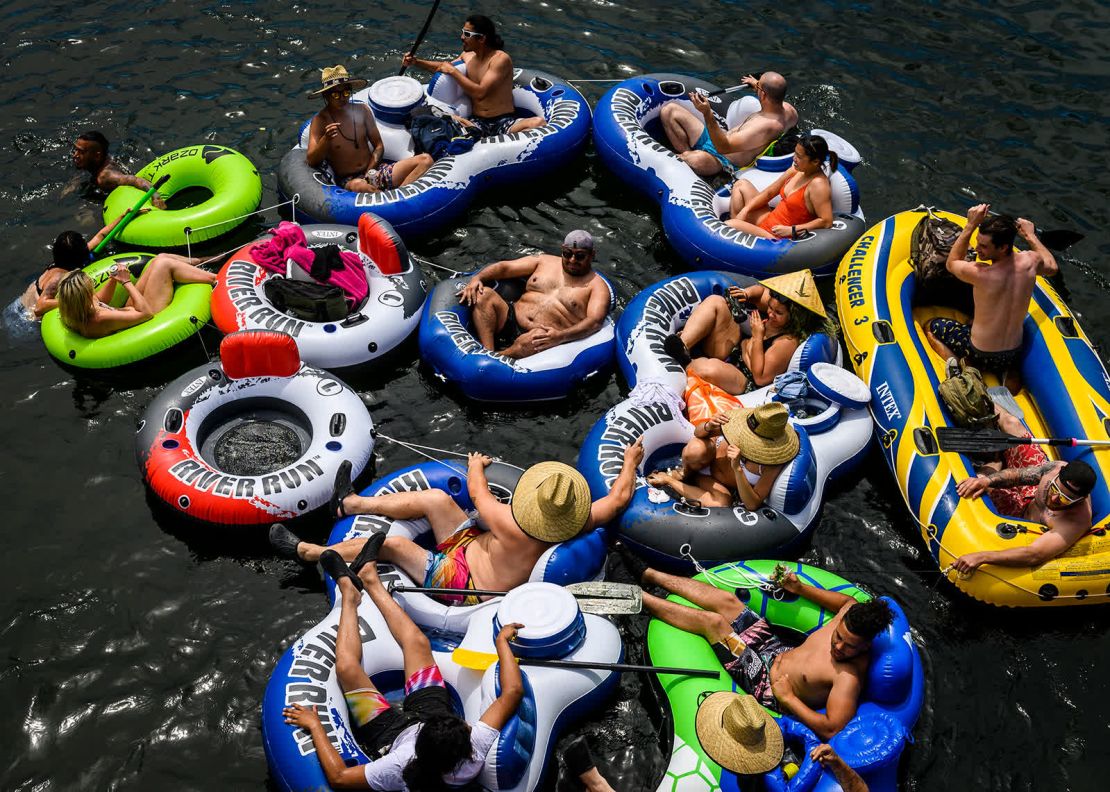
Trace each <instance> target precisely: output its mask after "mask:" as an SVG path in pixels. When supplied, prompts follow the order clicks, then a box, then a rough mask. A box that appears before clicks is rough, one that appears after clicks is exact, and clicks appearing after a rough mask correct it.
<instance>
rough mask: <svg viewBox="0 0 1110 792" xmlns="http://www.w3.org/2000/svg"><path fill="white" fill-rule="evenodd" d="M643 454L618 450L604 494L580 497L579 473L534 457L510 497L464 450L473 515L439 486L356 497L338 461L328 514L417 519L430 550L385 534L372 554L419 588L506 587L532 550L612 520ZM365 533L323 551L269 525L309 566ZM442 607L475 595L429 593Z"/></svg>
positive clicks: (522, 576) (281, 545) (354, 551)
mask: <svg viewBox="0 0 1110 792" xmlns="http://www.w3.org/2000/svg"><path fill="white" fill-rule="evenodd" d="M643 458H644V448H643V445H642V443H640V442H636V443H633V444H632V445H631V446H629V447H628V448H627V449H626V450H625V452H624V462H623V464H622V466H621V471H620V473H619V474H618V476H617V478H616V480H615V481H614V482H613V486H612V488H611V489H610V491H609V493H608V494H607V495H605V496H604V497H603V498H599V499H598V500H596V501H591V499H590V488H589V485H588V484H587V483H586V479H585V477H583V476H582V474H581V473H579V472H578V471H577V470H575V469H574V468H572V467H571V466H570V465H565V464H563V463H562V462H541V463H539V464H537V465H533V466H532V467H530V468H528V470H526V471H524V474H523V475H522V476H521V477H520V481H519V482H517V485H516V489H515V490H514V491H513V499H512V503H511V504H505V503H502V502H501V501H499V500H498V499H497V498H496V497H495V496H494V495H493V493H491V492H490V489H489V483H488V481H487V479H486V467H487V466H488V465H490V464H491V463H492V461H493V460H492V459H490V457H488V456H486V455H485V454H478V453H472V454H470V459H469V463H468V467H467V476H466V482H467V490H468V492H469V493H470V499H471V502H472V503H473V504H474V508H475V512H471V513H470V514H467V513H466V512H464V511H463V510H462V509H461V508H459V506H458V504H456V503H455V501H454V500H453V499H452V498H451V496H450V495H449V494H447V493H446V492H444V491H443V490H439V489H427V490H419V491H416V492H391V493H388V494H385V495H376V496H372V497H363V496H361V495H356V494H355V491H354V488H353V487H352V486H351V478H350V476H351V465H350V463H349V462H344V463H343V464H342V465H340V468H339V471H338V473H337V474H336V479H335V489H334V491H333V493H332V502H333V503H334V504H335V516H336V517H344V516H347V515H351V514H380V515H382V516H384V517H390V518H393V519H395V520H417V519H426V520H427V521H428V522H429V523H430V525H431V529H432V534H433V535H434V538H435V543H436V549H435V550H434V551H431V550H426V549H424V548H423V547H421V546H420V545H418V544H417V543H416V542H413V541H412V540H410V539H406V538H404V537H400V536H390V537H388V538H387V539H386V540H385V544H384V545H383V546H382V549H381V556H380V557H381V558H382V560H384V561H389V562H391V563H393V564H395V565H396V566H398V567H400V568H401V569H402V570H403V571H404V572H405V574H406V575H408V576H409V577H410V578H412V579H413V580H415V581H417V582H418V583H420V584H421V585H424V586H430V587H436V588H456V589H478V590H492V591H507V590H509V589H511V588H514V587H516V586H519V585H521V584H522V583H525V582H527V581H528V576H529V575H531V574H532V568H533V567H534V566H535V565H536V562H537V561H538V560H539V558H540V556H541V555H543V554H544V552H545V551H546V550H547V549H548V548H550V547H551V545H552V544H555V543H557V542H565V541H567V540H568V539H573V538H574V537H575V536H578V535H579V534H581V533H583V532H586V531H591V530H593V529H594V528H595V527H597V526H599V525H604V524H606V523H608V522H610V521H612V520H613V519H614V518H615V517H616V516H617V515H618V514H619V513H620V512H621V511H623V510H624V509H625V507H627V506H628V503H629V501H630V500H631V499H632V493H633V491H634V489H635V485H636V468H637V466H638V465H639V464H640V462H641V461H642V460H643ZM366 542H367V539H366V538H365V537H362V538H358V539H348V540H346V541H343V542H339V543H338V544H335V545H332V546H331V547H330V548H327V547H323V546H322V545H317V544H312V543H310V542H302V541H301V540H300V539H299V538H298V537H296V536H295V535H293V534H292V533H290V531H289V529H287V528H285V526H283V525H281V524H280V523H275V524H274V525H273V526H272V527H271V528H270V543H271V544H272V545H273V546H274V548H275V549H276V550H277V551H278V553H280V554H281V555H283V556H285V557H286V558H296V559H299V560H300V561H302V562H303V563H314V562H316V561H317V560H319V558H320V554H321V553H323V552H324V551H325V550H328V549H331V550H334V551H336V552H337V553H339V554H340V555H341V556H342V557H343V559H344V560H346V561H350V560H352V559H354V558H355V557H356V556H357V555H358V554H359V552H360V551H361V550H362V548H363V546H364V545H365V544H366ZM436 598H437V599H439V600H440V601H442V602H445V603H447V604H449V605H473V604H476V603H477V602H478V601H479V597H478V596H476V595H455V594H444V595H438V596H437V597H436Z"/></svg>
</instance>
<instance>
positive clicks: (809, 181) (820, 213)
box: [727, 135, 839, 239]
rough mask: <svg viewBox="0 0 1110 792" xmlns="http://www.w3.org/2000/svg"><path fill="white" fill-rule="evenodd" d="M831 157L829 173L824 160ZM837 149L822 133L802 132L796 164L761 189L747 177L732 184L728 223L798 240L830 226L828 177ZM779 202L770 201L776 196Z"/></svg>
mask: <svg viewBox="0 0 1110 792" xmlns="http://www.w3.org/2000/svg"><path fill="white" fill-rule="evenodd" d="M826 159H827V160H828V164H829V170H828V175H826V174H825V161H826ZM838 162H839V160H838V159H837V156H836V152H830V151H829V144H828V143H827V142H825V139H824V138H823V137H821V136H820V135H803V136H802V137H801V139H800V140H799V141H798V145H796V146H795V147H794V166H793V167H792V168H790V169H789V170H787V171H786V173H784V174H782V176H780V177H779V178H777V179H776V180H775V181H774V182H772V184H771V185H770V186H769V187H767V189H765V190H763V191H762V192H760V191H758V190H756V188H755V186H754V185H753V184H752V183H751V182H750V181H748V180H747V179H739V180H737V182H736V184H734V185H733V187H732V198H731V200H730V217H731V218H732V219H730V220H728V221H727V224H728V225H730V226H732V227H733V228H738V229H740V230H741V231H746V232H747V233H749V234H754V235H755V236H758V237H763V238H764V239H787V238H789V239H797V238H798V236H799V235H800V234H804V233H805V232H806V231H815V230H817V229H819V228H831V227H832V224H833V212H832V186H831V185H830V184H829V176H831V175H832V174H833V173H836V168H837V164H838ZM776 195H777V196H778V197H779V202H778V205H777V206H775V208H774V209H771V208H770V206H769V205H768V204H770V202H771V200H772V199H774V197H775V196H776Z"/></svg>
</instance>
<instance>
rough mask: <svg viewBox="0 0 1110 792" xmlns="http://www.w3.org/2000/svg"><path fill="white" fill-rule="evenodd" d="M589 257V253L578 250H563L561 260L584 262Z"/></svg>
mask: <svg viewBox="0 0 1110 792" xmlns="http://www.w3.org/2000/svg"><path fill="white" fill-rule="evenodd" d="M589 256H590V251H588V250H579V249H578V248H563V258H567V259H571V260H572V261H585V260H586V259H587V258H589Z"/></svg>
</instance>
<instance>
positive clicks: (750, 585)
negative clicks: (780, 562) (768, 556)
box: [678, 542, 783, 600]
mask: <svg viewBox="0 0 1110 792" xmlns="http://www.w3.org/2000/svg"><path fill="white" fill-rule="evenodd" d="M678 554H679V555H680V556H682V557H683V558H685V559H687V560H689V561H690V563H691V564H693V565H694V569H696V570H697V571H698V572H700V573H701V574H703V575H705V577H706V578H707V579H708V580H710V581H711V582H712V583H713V585H715V586H716V587H717V588H746V589H759V590H761V591H763V592H765V593H767V594H769V595H770V596H771V597H773V598H774V599H776V600H781V599H782V597H783V590H782V589H781V588H780V587H778V586H776V585H775V584H774V583H772V582H771V580H770V579H768V578H766V577H764V576H763V575H760V574H758V573H755V572H751V573H749V572H748V570H746V569H744V568H743V567H741V566H740V562H738V561H736V562H733V563H731V564H728V565H726V567H725V568H726V569H730V570H732V571H734V572H736V573H737V574H739V575H740V577H742V578H743V579H744V581H745V582H744V583H740V584H737V583H736V581H735V580H728V579H726V578H725V577H724V576H723V575H721V574H720V573H719V572H715V571H713V570H712V569H706V568H705V567H704V566H702V563H701V562H700V561H698V559H696V558H694V555H693V553H692V548H691V546H690V543H689V542H687V543H686V544H684V545H682V546H681V547H680V548H678ZM752 581H754V582H752Z"/></svg>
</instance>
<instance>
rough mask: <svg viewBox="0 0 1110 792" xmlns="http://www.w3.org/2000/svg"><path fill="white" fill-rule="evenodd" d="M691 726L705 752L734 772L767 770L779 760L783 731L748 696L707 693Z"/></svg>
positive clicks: (747, 772)
mask: <svg viewBox="0 0 1110 792" xmlns="http://www.w3.org/2000/svg"><path fill="white" fill-rule="evenodd" d="M694 729H695V731H696V732H697V735H698V742H700V743H701V747H702V748H703V749H704V750H705V753H706V755H708V756H709V758H710V759H712V760H713V761H714V762H716V763H717V764H719V765H720V766H721V767H723V768H725V769H726V770H731V771H732V772H734V773H739V774H740V775H756V774H758V773H766V772H767V771H768V770H772V769H774V768H775V767H777V766H778V763H779V762H781V761H782V754H783V742H782V730H780V729H779V727H778V724H777V723H775V721H774V719H773V718H772V717H771V716H770V714H769V713H768V712H767V710H765V709H763V707H761V706H759V702H757V701H756V700H755V699H754V698H752V697H751V696H747V695H740V694H739V693H729V692H726V691H719V692H717V693H713V694H711V695H709V696H707V697H706V698H705V700H704V701H702V703H701V704H700V705H699V706H698V714H697V717H696V718H695V719H694Z"/></svg>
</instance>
